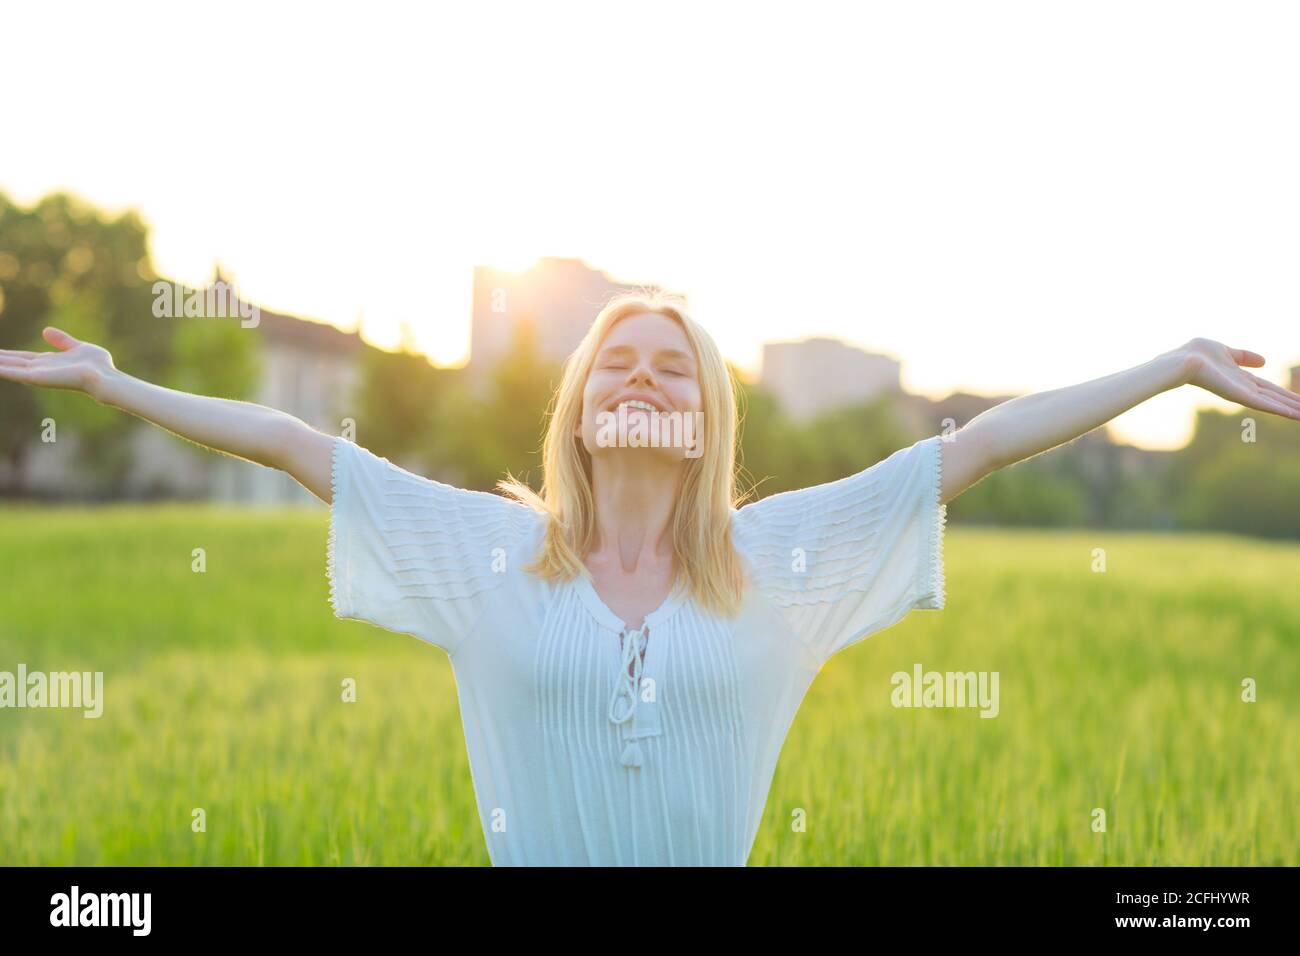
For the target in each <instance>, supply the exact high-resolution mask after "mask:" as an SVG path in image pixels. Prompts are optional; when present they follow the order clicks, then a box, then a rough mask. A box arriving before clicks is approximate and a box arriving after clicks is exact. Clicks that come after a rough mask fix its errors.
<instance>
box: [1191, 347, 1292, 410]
mask: <svg viewBox="0 0 1300 956" xmlns="http://www.w3.org/2000/svg"><path fill="white" fill-rule="evenodd" d="M1180 351H1181V352H1182V353H1183V354H1184V356H1185V358H1186V360H1187V365H1186V368H1187V369H1188V378H1187V384H1189V385H1196V386H1199V387H1200V388H1203V389H1205V390H1206V391H1207V392H1213V393H1214V394H1215V395H1218V396H1219V397H1220V398H1226V399H1227V400H1228V401H1230V402H1236V403H1237V404H1239V405H1243V406H1245V407H1246V408H1254V409H1257V410H1258V411H1261V412H1272V413H1273V414H1274V415H1281V416H1282V417H1284V418H1294V419H1297V420H1300V395H1297V394H1296V393H1295V392H1292V391H1289V390H1287V389H1285V388H1283V387H1282V386H1281V385H1274V384H1273V383H1272V382H1270V381H1268V380H1267V379H1263V378H1260V377H1259V376H1258V375H1252V374H1251V373H1250V372H1247V371H1246V368H1259V367H1260V366H1262V365H1263V364H1264V356H1262V355H1260V354H1259V353H1257V352H1250V351H1247V350H1246V349H1230V348H1228V347H1227V346H1226V345H1224V344H1222V343H1221V342H1215V341H1213V340H1211V339H1192V340H1191V341H1190V342H1188V343H1187V344H1186V345H1184V346H1183V347H1182V349H1181V350H1180ZM1241 366H1245V367H1246V368H1242V367H1241Z"/></svg>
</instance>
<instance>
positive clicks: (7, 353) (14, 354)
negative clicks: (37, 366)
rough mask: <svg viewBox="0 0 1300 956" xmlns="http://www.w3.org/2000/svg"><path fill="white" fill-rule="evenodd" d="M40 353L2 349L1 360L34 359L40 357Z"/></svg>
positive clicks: (0, 352)
mask: <svg viewBox="0 0 1300 956" xmlns="http://www.w3.org/2000/svg"><path fill="white" fill-rule="evenodd" d="M40 354H41V353H40V352H24V351H22V350H20V349H0V359H7V358H25V359H32V358H36V356H38V355H40Z"/></svg>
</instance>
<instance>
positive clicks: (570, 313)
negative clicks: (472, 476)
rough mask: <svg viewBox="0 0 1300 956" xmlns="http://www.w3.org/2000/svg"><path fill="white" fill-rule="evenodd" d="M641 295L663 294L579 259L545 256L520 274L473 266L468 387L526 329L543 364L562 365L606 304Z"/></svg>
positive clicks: (481, 377)
mask: <svg viewBox="0 0 1300 956" xmlns="http://www.w3.org/2000/svg"><path fill="white" fill-rule="evenodd" d="M639 291H645V292H655V291H662V290H661V289H660V287H659V286H655V285H650V284H641V285H634V284H628V283H623V282H616V281H615V280H613V279H611V278H610V277H609V276H607V275H606V274H605V273H604V272H602V271H600V270H598V269H593V268H591V267H590V266H589V265H587V264H586V263H585V262H583V261H582V260H581V259H564V258H558V257H554V256H544V257H542V258H540V259H538V260H537V261H536V262H535V263H534V264H533V265H531V266H529V267H528V268H527V269H524V270H522V271H519V272H507V271H505V270H503V269H496V268H493V267H491V266H476V267H475V269H474V291H473V318H472V326H471V329H470V352H469V364H468V365H467V366H466V369H465V372H466V379H467V382H468V383H469V384H470V386H471V387H472V388H481V387H482V386H483V384H484V383H485V382H486V380H487V372H488V371H489V370H490V369H491V368H492V367H493V366H494V365H495V364H496V363H497V362H498V361H499V360H500V359H501V358H502V357H503V356H505V355H506V354H507V353H508V352H509V351H510V349H511V346H512V345H513V344H514V342H515V341H516V340H517V338H518V337H519V335H520V334H521V332H522V331H523V330H524V329H525V328H527V330H528V331H529V332H530V333H531V334H532V336H533V338H534V341H535V342H536V345H537V348H538V351H539V354H540V355H541V357H542V358H543V359H545V360H548V361H552V362H556V363H559V362H562V361H564V359H565V358H567V357H568V356H569V354H570V353H571V352H572V351H573V350H574V349H575V348H577V346H578V343H579V342H581V341H582V337H583V336H584V335H585V334H586V333H587V329H588V328H590V327H591V323H592V320H593V319H595V318H596V315H597V313H599V312H600V310H601V308H602V307H603V306H604V305H605V303H606V302H608V301H609V300H610V299H612V298H613V297H614V296H616V295H619V294H621V293H624V292H639Z"/></svg>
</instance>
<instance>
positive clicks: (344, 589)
mask: <svg viewBox="0 0 1300 956" xmlns="http://www.w3.org/2000/svg"><path fill="white" fill-rule="evenodd" d="M331 468H332V493H333V494H332V501H331V504H330V533H329V553H328V561H327V572H326V573H327V576H328V578H329V585H330V604H331V606H332V607H333V609H334V614H335V616H336V617H340V618H347V619H351V620H358V621H367V622H369V623H371V624H376V625H378V626H379V627H383V628H387V629H388V630H391V631H398V632H401V633H404V634H410V635H412V636H414V637H418V638H420V639H421V640H423V641H427V642H428V643H430V644H434V645H436V646H438V647H441V648H443V649H444V650H445V651H447V652H448V653H449V654H451V653H455V651H456V648H457V647H458V646H459V645H460V642H461V641H462V640H464V639H465V637H466V636H468V635H469V634H470V633H471V632H472V631H473V629H474V626H475V625H476V624H477V623H478V619H479V616H480V615H481V614H482V612H483V610H484V608H485V607H486V606H487V602H488V600H489V599H490V597H491V595H492V593H493V591H494V590H495V589H497V588H498V587H500V585H501V583H502V582H503V581H504V580H506V578H507V574H506V572H507V570H508V560H507V559H508V557H509V556H512V555H511V552H513V551H514V549H515V547H516V545H518V544H519V543H520V541H521V540H523V539H524V538H525V537H526V536H527V535H528V533H529V532H530V530H535V528H536V523H537V521H538V520H539V515H538V513H537V512H535V511H533V510H532V509H531V508H528V507H527V506H525V505H523V504H520V503H519V502H516V501H513V500H511V499H509V498H505V497H503V496H501V495H496V494H489V493H487V492H482V491H470V490H467V489H464V488H456V487H453V486H451V485H446V484H443V483H441V482H438V481H434V480H432V479H429V478H422V477H420V476H418V475H415V474H412V473H411V472H409V471H406V470H405V469H403V468H399V467H398V466H396V465H394V464H392V463H391V462H389V461H388V459H387V458H380V457H378V456H376V455H374V454H372V453H371V452H369V451H367V450H366V449H365V448H362V447H360V446H358V445H356V444H354V443H352V442H350V441H347V440H345V439H343V438H335V439H334V449H333V452H332V463H331Z"/></svg>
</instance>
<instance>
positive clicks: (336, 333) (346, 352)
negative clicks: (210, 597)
mask: <svg viewBox="0 0 1300 956" xmlns="http://www.w3.org/2000/svg"><path fill="white" fill-rule="evenodd" d="M248 331H249V332H250V333H253V334H261V336H262V377H261V380H260V382H259V383H258V386H257V390H256V392H255V393H254V394H253V395H252V396H250V397H249V399H248V400H249V401H251V402H256V403H257V404H259V405H266V406H268V407H270V408H276V409H279V410H280V411H282V412H288V413H289V414H290V415H294V416H296V417H298V418H301V419H302V420H303V421H304V422H306V423H307V424H308V425H311V426H312V427H313V428H317V429H319V430H320V431H322V432H325V433H326V434H329V435H338V434H340V433H341V432H342V429H343V419H345V418H352V419H356V418H357V417H358V412H357V408H356V404H355V398H356V394H357V388H358V386H359V385H360V383H361V357H362V355H363V353H364V352H365V350H366V349H369V348H372V347H373V346H370V345H367V344H366V343H365V342H363V341H361V336H360V335H359V334H358V333H356V332H344V331H342V330H341V329H338V328H335V327H334V326H332V325H326V324H324V323H321V322H312V321H309V320H307V319H300V318H297V317H295V316H291V315H282V314H280V313H278V312H268V311H266V310H265V309H264V310H262V313H261V321H260V322H259V324H258V326H257V328H256V329H249V330H248ZM154 431H157V429H154ZM161 437H163V438H167V437H168V436H165V435H163V436H161ZM359 440H360V438H359ZM172 441H173V443H174V441H175V439H172ZM209 465H215V467H211V468H210V474H211V479H212V483H211V486H210V489H209V493H210V495H211V497H212V498H214V499H215V500H217V501H227V502H241V503H245V504H306V503H312V502H316V501H317V500H318V499H317V498H316V497H315V496H314V495H312V494H311V492H309V491H307V489H306V488H304V487H303V486H302V485H300V484H298V482H297V481H295V480H294V479H293V478H290V477H289V476H288V475H286V474H284V473H283V472H281V471H277V470H275V469H274V468H267V467H265V466H263V465H255V464H252V463H251V462H246V461H239V460H237V459H234V458H231V457H229V456H227V455H222V456H220V458H219V459H218V460H217V461H216V462H210V463H209Z"/></svg>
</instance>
